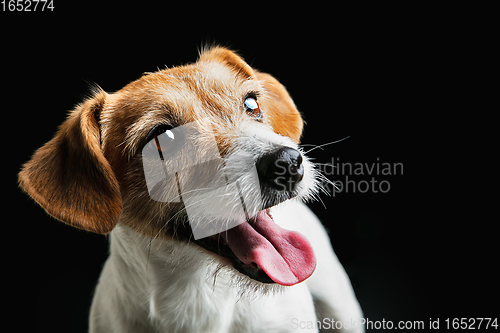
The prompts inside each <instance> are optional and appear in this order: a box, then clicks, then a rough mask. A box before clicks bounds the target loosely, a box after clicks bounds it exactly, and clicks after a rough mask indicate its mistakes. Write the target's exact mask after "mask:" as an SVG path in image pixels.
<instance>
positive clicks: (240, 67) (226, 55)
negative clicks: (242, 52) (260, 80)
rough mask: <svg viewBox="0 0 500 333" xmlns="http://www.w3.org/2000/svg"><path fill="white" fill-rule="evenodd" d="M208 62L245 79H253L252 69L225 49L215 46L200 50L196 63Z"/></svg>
mask: <svg viewBox="0 0 500 333" xmlns="http://www.w3.org/2000/svg"><path fill="white" fill-rule="evenodd" d="M210 61H215V62H218V63H221V64H224V65H226V66H228V67H230V68H231V69H233V70H234V71H235V72H236V74H237V75H241V76H242V77H244V78H245V79H247V78H255V72H254V71H253V69H252V67H250V66H249V65H248V64H247V63H246V62H245V60H243V59H242V58H241V57H240V56H238V55H237V54H236V53H234V52H233V51H231V50H228V49H226V48H223V47H219V46H216V47H212V48H206V49H204V50H202V51H201V54H200V58H199V59H198V62H210Z"/></svg>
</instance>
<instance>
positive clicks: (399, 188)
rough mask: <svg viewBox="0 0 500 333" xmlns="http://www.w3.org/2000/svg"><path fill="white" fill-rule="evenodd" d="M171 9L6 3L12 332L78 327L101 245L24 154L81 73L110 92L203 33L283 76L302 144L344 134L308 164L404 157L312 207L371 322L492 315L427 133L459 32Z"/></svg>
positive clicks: (488, 280)
mask: <svg viewBox="0 0 500 333" xmlns="http://www.w3.org/2000/svg"><path fill="white" fill-rule="evenodd" d="M149 11H155V8H151V9H149ZM35 14H36V15H35ZM174 14H176V13H175V12H174V13H172V10H171V11H170V12H169V15H164V16H160V17H158V18H149V17H146V18H144V15H140V13H139V15H138V16H139V17H142V19H141V20H138V19H137V18H121V19H119V20H117V21H111V18H113V20H115V19H117V18H119V16H120V14H119V13H118V12H114V13H113V14H111V13H107V12H106V13H105V12H101V11H97V10H93V9H90V10H88V9H87V11H84V12H82V11H81V9H80V8H67V7H64V5H63V4H59V2H56V10H55V11H54V12H53V13H32V14H25V13H10V14H9V13H2V16H4V17H7V16H8V18H9V19H8V22H7V21H3V23H2V31H3V32H4V34H3V40H2V49H3V50H2V61H1V63H2V64H1V68H2V73H3V80H4V85H3V86H4V88H3V91H2V102H3V103H2V117H3V121H4V133H3V134H2V135H3V136H4V137H5V139H4V142H6V143H8V144H6V145H5V147H4V154H5V159H4V163H5V161H6V162H7V166H8V168H9V169H8V171H9V174H8V177H7V178H6V180H4V183H7V187H6V189H8V193H9V194H8V199H7V200H8V201H7V203H8V204H7V206H4V210H7V211H14V214H13V215H12V214H10V216H14V217H13V218H12V219H11V218H7V217H5V218H4V223H5V224H6V231H5V233H4V239H5V243H4V244H6V245H7V246H6V249H5V250H4V259H5V267H6V271H7V272H8V273H7V275H9V277H10V278H12V279H13V283H12V284H9V285H12V291H13V292H14V295H16V296H15V297H14V299H13V300H12V301H11V302H12V307H13V308H14V309H18V310H17V311H14V313H16V314H22V315H23V318H24V319H22V320H17V321H16V322H17V324H18V325H20V327H21V328H24V327H28V326H32V325H34V327H36V328H42V327H43V328H45V327H50V328H51V331H52V332H84V331H86V325H87V316H88V309H89V306H90V302H91V297H92V292H93V289H94V287H95V284H96V281H97V278H98V276H99V273H100V270H101V268H102V265H103V263H104V261H105V259H106V257H107V251H108V250H107V248H108V245H107V239H106V237H105V236H101V235H95V234H91V233H88V232H85V231H81V230H77V229H74V228H71V227H68V226H66V225H64V224H63V223H60V222H57V221H56V220H54V219H51V218H50V217H49V216H47V215H46V214H45V213H44V211H43V210H42V209H41V208H40V207H38V206H37V205H36V204H35V203H34V202H33V201H32V200H31V199H29V198H28V197H27V196H26V195H25V194H23V193H22V192H21V191H20V190H19V189H18V188H17V180H16V173H17V172H18V171H19V169H20V167H21V165H22V163H24V162H25V161H27V160H28V159H29V157H30V155H31V154H32V153H33V151H34V150H35V149H37V148H38V147H40V146H41V145H43V144H44V143H45V142H47V141H48V140H50V138H51V137H52V135H53V134H54V132H55V131H56V129H57V126H58V125H59V124H60V123H62V122H63V120H64V119H65V116H66V114H67V112H68V111H69V110H71V109H72V108H73V107H74V106H75V104H77V103H79V102H80V101H82V99H83V98H84V97H85V96H86V95H87V94H88V92H89V84H91V83H97V84H99V85H100V86H101V87H102V88H103V89H104V90H106V91H107V92H113V91H116V90H118V89H120V88H121V87H123V86H124V85H125V84H127V83H128V82H130V81H132V80H134V79H137V78H138V77H140V76H141V74H142V73H143V72H151V71H155V70H157V68H160V69H161V68H164V66H165V65H167V66H169V67H172V66H175V65H181V64H185V63H189V62H194V61H196V58H197V54H198V49H199V48H200V47H201V46H202V45H204V44H205V43H218V44H221V45H225V46H228V47H230V48H232V49H234V50H236V51H238V52H239V54H241V55H242V56H243V57H244V58H245V60H246V61H247V62H248V63H249V64H250V65H251V66H253V67H255V68H257V69H259V70H261V71H265V72H268V73H270V74H272V75H274V76H275V77H276V78H277V79H278V80H280V82H282V83H283V84H284V85H285V86H286V87H287V89H288V91H289V92H290V94H291V96H292V98H293V99H294V101H295V103H296V105H297V106H298V108H299V110H300V111H301V112H302V114H303V116H304V119H305V121H306V123H307V125H306V127H305V130H304V135H303V139H302V143H304V144H315V145H319V144H325V143H328V142H332V141H336V140H340V139H343V138H345V137H347V136H349V138H348V139H346V140H343V141H342V142H339V143H336V144H332V145H328V146H325V147H324V148H323V150H321V149H316V150H314V151H311V153H309V154H308V155H309V156H310V157H312V158H314V159H315V160H314V161H315V162H318V163H331V161H332V158H335V159H339V160H340V161H341V162H345V163H352V164H354V163H367V164H368V165H372V164H373V163H376V162H377V161H378V162H380V163H391V164H393V163H402V164H403V166H404V169H403V170H404V172H403V174H400V173H399V172H398V173H397V174H395V175H363V176H353V177H352V179H354V180H356V181H357V182H358V183H359V182H360V181H367V182H370V181H371V180H372V177H373V178H374V179H375V180H376V181H378V182H381V181H384V180H385V181H387V182H389V184H390V190H389V192H387V193H380V192H379V193H371V192H370V191H369V192H367V193H359V191H358V192H357V193H352V192H348V193H345V192H342V193H336V194H335V196H326V195H323V196H322V197H321V200H322V203H321V202H314V203H311V204H310V207H311V208H312V209H313V210H314V212H315V213H316V214H317V215H318V216H319V217H320V219H321V220H322V221H323V223H324V224H325V226H326V227H327V228H328V230H329V232H330V236H331V240H332V244H333V247H334V249H335V251H336V253H337V255H338V257H339V259H340V261H341V262H342V263H343V265H344V266H345V268H346V271H347V272H348V274H349V276H350V278H351V281H352V284H353V286H354V289H355V292H356V295H357V297H358V299H359V301H360V304H361V306H362V308H363V311H364V315H365V317H367V318H369V319H370V320H371V321H376V320H382V319H385V320H392V321H394V322H397V321H398V320H405V321H406V320H408V321H410V320H424V322H425V327H426V328H427V327H428V325H429V319H430V318H432V319H433V320H435V319H437V318H440V320H441V327H443V326H444V325H445V324H444V319H446V318H448V317H451V318H454V317H467V318H469V317H495V316H498V313H499V311H498V302H497V297H498V287H497V286H496V285H497V280H498V273H497V272H496V270H495V269H496V266H498V259H497V258H498V256H497V255H498V249H497V248H494V245H493V243H492V240H493V239H492V238H493V237H492V236H491V230H488V229H482V228H481V226H480V225H479V223H481V222H480V221H478V220H477V216H476V215H474V216H473V218H470V217H469V216H460V213H459V214H458V216H459V217H462V218H464V219H460V218H457V217H456V216H457V214H456V212H457V211H460V210H462V208H463V207H462V206H461V204H459V203H455V202H451V203H450V202H449V200H454V199H451V194H452V193H450V192H452V190H450V189H445V188H444V187H442V186H441V185H442V182H443V178H444V179H446V178H449V177H448V176H447V175H446V173H443V169H442V168H441V166H440V165H439V164H440V163H441V161H442V160H441V158H442V155H443V154H444V153H445V151H446V149H445V148H444V146H443V143H442V141H440V137H435V136H434V135H433V134H431V131H432V130H434V129H435V128H434V126H435V123H436V121H435V120H436V118H439V117H440V113H439V110H441V109H442V105H441V104H440V102H436V101H435V100H433V98H434V96H435V95H438V94H439V92H440V91H442V90H444V89H445V88H444V86H445V83H444V82H445V77H447V76H448V73H449V72H450V71H449V69H450V68H451V67H453V66H454V64H455V63H454V61H455V60H454V56H453V54H454V53H455V50H456V49H457V44H456V41H457V39H458V37H459V36H458V35H460V32H461V31H460V30H454V29H452V28H450V27H448V26H447V25H446V24H443V25H440V24H436V25H433V26H432V27H431V28H430V27H429V21H427V20H428V19H429V18H426V19H425V20H424V19H419V18H414V19H413V20H411V21H410V22H407V19H408V17H407V16H405V15H402V16H401V17H398V18H395V17H391V15H388V16H389V17H384V19H380V20H379V19H373V20H370V21H365V20H357V19H356V15H355V13H351V14H350V16H349V19H342V20H338V19H339V18H342V15H340V14H338V13H337V14H336V15H335V16H334V17H332V18H322V19H321V20H318V19H315V16H311V17H310V18H309V19H305V17H303V16H302V15H298V14H295V16H289V15H288V14H287V15H286V16H285V14H281V16H284V18H288V19H286V20H285V22H283V23H281V22H280V23H278V22H277V21H276V16H270V17H260V16H259V13H257V12H254V11H252V10H250V9H248V10H244V11H238V12H237V13H235V17H236V20H235V21H225V20H223V19H221V18H218V19H215V18H214V17H212V16H211V15H209V14H208V13H206V14H205V15H203V16H197V17H196V18H195V17H193V16H189V15H180V16H181V17H182V19H181V20H179V19H177V20H174V17H173V16H176V15H174ZM29 15H31V16H29ZM278 16H280V15H278ZM33 18H36V20H34V19H33ZM310 19H313V20H314V21H315V24H310V23H307V21H308V20H310ZM351 19H352V20H351ZM316 21H320V22H321V23H320V24H317V22H316ZM194 22H196V24H195V23H194ZM436 22H439V20H436ZM257 27H258V28H260V29H259V30H257V29H256V28H257ZM457 29H458V28H457ZM448 79H449V77H448ZM428 111H431V112H430V113H429V112H428ZM429 136H432V137H433V140H430V141H429V140H426V138H428V137H429ZM436 147H437V148H438V149H437V150H436V149H435V148H436ZM304 148H305V149H307V148H309V147H308V146H305V147H304ZM330 170H331V169H330ZM343 177H344V176H341V177H340V178H341V180H342V179H343ZM329 178H330V179H331V180H337V179H336V176H329ZM337 178H338V177H337ZM457 181H459V180H457ZM384 189H385V188H384ZM468 204H470V203H468ZM5 216H6V215H5ZM4 246H5V245H4ZM26 280H27V281H28V282H25V281H26ZM7 289H9V288H8V287H7ZM7 291H9V290H7ZM12 318H14V317H12ZM12 320H14V319H12ZM378 331H382V330H378Z"/></svg>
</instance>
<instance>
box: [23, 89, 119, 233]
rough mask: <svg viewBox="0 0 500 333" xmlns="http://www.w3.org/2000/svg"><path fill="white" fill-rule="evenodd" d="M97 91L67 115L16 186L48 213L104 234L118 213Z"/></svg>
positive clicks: (102, 96)
mask: <svg viewBox="0 0 500 333" xmlns="http://www.w3.org/2000/svg"><path fill="white" fill-rule="evenodd" d="M106 96H107V94H106V93H105V92H104V91H99V92H96V93H95V94H94V97H93V98H91V99H89V100H87V101H85V102H84V103H82V104H80V105H79V106H77V107H76V109H75V110H74V111H72V112H71V114H70V115H69V117H68V119H67V120H66V121H65V122H64V123H63V124H62V125H61V126H60V128H59V131H58V132H57V133H56V135H55V136H54V138H53V139H52V140H50V141H49V142H47V143H46V144H45V145H44V146H43V147H41V148H39V149H38V150H37V151H36V152H35V153H34V154H33V156H32V158H31V160H30V161H29V162H27V163H26V164H25V165H24V166H23V168H22V170H21V172H20V173H19V184H20V186H21V188H22V189H23V190H24V191H26V192H27V193H28V194H29V195H30V196H31V197H32V198H33V199H34V200H35V201H36V202H37V203H38V204H40V206H42V207H43V208H44V209H45V210H46V211H47V213H49V214H50V215H52V216H53V217H55V218H57V219H59V220H61V221H63V222H65V223H68V224H70V225H72V226H74V227H77V228H81V229H85V230H88V231H92V232H96V233H100V234H107V233H108V232H110V231H111V230H112V229H113V228H114V226H115V225H116V223H117V222H118V218H119V216H120V214H121V209H122V200H121V195H120V189H119V185H118V181H117V180H116V177H115V174H114V172H113V170H112V169H111V166H110V164H109V163H108V161H107V160H106V158H105V157H104V155H103V152H102V149H101V135H100V129H99V123H98V119H99V116H100V112H101V110H102V108H103V106H104V104H105V103H106Z"/></svg>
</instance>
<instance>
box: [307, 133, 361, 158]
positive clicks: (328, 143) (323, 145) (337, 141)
mask: <svg viewBox="0 0 500 333" xmlns="http://www.w3.org/2000/svg"><path fill="white" fill-rule="evenodd" d="M350 137H351V136H350V135H348V136H346V137H345V138H343V139H340V140H336V141H332V142H327V143H324V144H322V145H319V146H316V147H314V148H311V149H309V150H308V151H306V152H304V154H308V153H310V152H312V151H313V150H315V149H318V148H320V149H321V150H323V149H322V148H323V147H325V146H328V145H333V144H335V143H339V142H341V141H344V140H346V139H348V138H350Z"/></svg>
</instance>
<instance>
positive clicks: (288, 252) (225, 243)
mask: <svg viewBox="0 0 500 333" xmlns="http://www.w3.org/2000/svg"><path fill="white" fill-rule="evenodd" d="M194 242H195V243H196V244H198V245H199V246H201V247H203V248H205V249H207V250H209V251H211V252H214V253H216V254H218V255H220V256H223V257H226V258H228V259H230V260H231V261H232V262H233V265H234V268H235V269H237V270H238V271H240V272H241V273H243V274H245V275H247V276H249V277H251V278H252V279H254V280H257V281H260V282H263V283H278V284H280V285H284V286H291V285H294V284H297V283H299V282H302V281H304V280H305V279H307V278H308V277H309V276H311V274H312V273H313V272H314V269H315V268H316V258H315V256H314V252H313V249H312V247H311V245H310V244H309V241H308V240H307V239H306V238H305V237H304V236H303V235H302V234H300V233H298V232H295V231H289V230H286V229H283V228H281V227H280V226H278V225H277V224H276V223H275V222H274V220H273V218H272V216H271V215H270V214H269V209H266V210H262V211H260V212H258V213H257V215H256V216H254V217H253V218H251V219H249V220H248V221H245V222H243V223H241V224H239V225H238V226H236V227H234V228H232V229H229V230H226V231H223V232H221V233H219V234H216V235H212V236H210V237H205V238H202V239H198V240H195V241H194Z"/></svg>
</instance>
